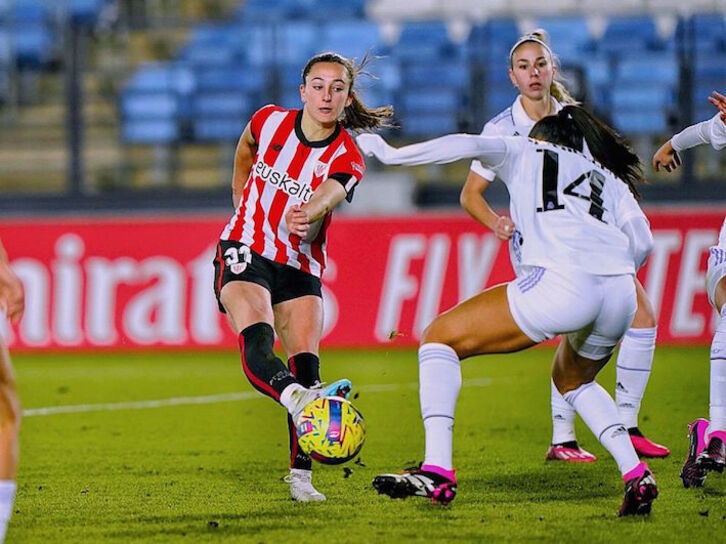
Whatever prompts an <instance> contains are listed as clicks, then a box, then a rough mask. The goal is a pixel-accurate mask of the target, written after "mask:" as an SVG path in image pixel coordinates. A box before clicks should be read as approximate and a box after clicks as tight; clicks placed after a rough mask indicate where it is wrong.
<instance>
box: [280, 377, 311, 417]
mask: <svg viewBox="0 0 726 544" xmlns="http://www.w3.org/2000/svg"><path fill="white" fill-rule="evenodd" d="M301 389H305V388H304V387H303V386H302V385H300V384H299V383H291V384H290V385H288V386H287V387H286V388H285V389H283V390H282V393H280V404H282V405H283V406H284V407H285V408H287V411H288V412H289V413H290V414H294V413H295V408H297V402H298V400H299V398H298V396H297V395H293V393H296V392H297V391H300V390H301Z"/></svg>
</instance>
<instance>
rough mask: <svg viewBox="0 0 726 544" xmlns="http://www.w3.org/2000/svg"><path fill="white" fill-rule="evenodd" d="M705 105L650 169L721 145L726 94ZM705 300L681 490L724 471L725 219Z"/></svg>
mask: <svg viewBox="0 0 726 544" xmlns="http://www.w3.org/2000/svg"><path fill="white" fill-rule="evenodd" d="M709 101H710V102H711V103H712V104H713V105H714V106H716V107H717V108H718V110H719V113H717V114H716V115H714V116H713V117H712V118H711V119H709V120H708V121H703V122H702V123H697V124H695V125H691V126H690V127H687V128H686V129H684V130H683V131H681V132H679V133H678V134H676V135H675V136H673V137H672V138H671V139H670V140H668V141H667V142H666V143H664V144H663V145H662V146H661V147H660V149H658V151H657V152H656V153H655V155H654V156H653V168H654V169H655V170H656V171H658V170H659V169H660V168H664V169H665V170H666V171H668V172H671V171H673V170H675V169H676V168H678V167H679V166H680V164H681V159H680V157H679V156H678V152H679V151H683V150H684V149H690V148H692V147H696V146H698V145H704V144H711V146H712V147H713V148H714V149H716V150H719V149H724V148H725V147H726V96H723V95H722V94H720V93H717V92H715V91H714V93H713V95H712V96H711V97H709ZM706 291H707V293H708V300H709V302H710V303H711V305H712V306H713V307H714V308H715V310H716V311H717V312H718V313H719V323H718V325H717V326H716V332H715V333H714V335H713V342H712V343H711V377H710V402H709V404H710V406H709V419H704V418H699V419H696V420H695V421H693V422H692V423H691V424H690V425H689V426H688V437H689V441H690V444H689V448H688V456H687V457H686V461H685V463H684V464H683V469H682V470H681V479H682V480H683V485H684V486H686V487H701V486H703V484H704V483H705V481H706V475H707V473H708V472H709V471H712V470H715V471H717V472H723V470H724V467H725V466H726V218H724V222H723V225H722V226H721V232H720V234H719V237H718V243H717V244H716V245H715V246H712V247H711V248H709V255H708V269H707V270H706Z"/></svg>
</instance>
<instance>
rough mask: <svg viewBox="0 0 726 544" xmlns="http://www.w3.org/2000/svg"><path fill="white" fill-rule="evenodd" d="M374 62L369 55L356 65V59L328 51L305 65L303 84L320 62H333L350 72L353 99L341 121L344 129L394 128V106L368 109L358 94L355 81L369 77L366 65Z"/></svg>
mask: <svg viewBox="0 0 726 544" xmlns="http://www.w3.org/2000/svg"><path fill="white" fill-rule="evenodd" d="M371 60H372V57H370V56H369V55H368V54H366V55H365V56H364V57H363V60H361V62H360V63H358V64H356V63H355V60H354V59H348V58H346V57H344V56H343V55H339V54H338V53H333V52H331V51H327V52H325V53H318V54H317V55H315V56H314V57H312V58H311V59H310V60H308V62H307V64H305V68H303V71H302V84H303V85H305V78H307V76H308V74H309V73H310V70H311V69H312V67H313V66H315V65H316V64H317V63H319V62H333V63H335V64H340V65H341V66H343V67H344V68H345V70H346V72H348V79H349V80H350V87H349V88H348V95H349V96H350V97H351V98H352V99H353V100H352V102H351V103H350V106H346V108H345V109H344V110H343V117H342V119H340V124H341V125H343V127H344V128H349V129H351V130H367V129H376V128H384V127H392V126H394V125H393V124H392V123H391V121H390V119H391V117H393V106H379V107H377V108H368V107H367V106H366V105H365V104H364V103H363V102H362V101H361V99H360V98H359V97H358V93H357V92H356V87H355V80H356V78H357V77H358V76H359V75H368V76H371V74H370V73H368V72H366V71H365V67H366V65H367V64H368V63H369V62H370V61H371ZM371 77H372V76H371Z"/></svg>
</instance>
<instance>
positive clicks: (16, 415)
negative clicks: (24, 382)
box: [0, 382, 22, 431]
mask: <svg viewBox="0 0 726 544" xmlns="http://www.w3.org/2000/svg"><path fill="white" fill-rule="evenodd" d="M21 417H22V410H21V409H20V398H19V397H18V393H17V391H16V390H15V385H14V384H13V383H11V382H6V383H3V384H2V385H1V386H0V428H3V429H8V428H11V429H14V430H16V431H17V429H19V428H20V420H21Z"/></svg>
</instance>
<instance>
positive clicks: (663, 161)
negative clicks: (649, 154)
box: [653, 140, 681, 172]
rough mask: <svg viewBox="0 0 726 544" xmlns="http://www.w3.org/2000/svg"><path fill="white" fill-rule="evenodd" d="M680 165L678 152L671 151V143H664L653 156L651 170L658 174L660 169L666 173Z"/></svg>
mask: <svg viewBox="0 0 726 544" xmlns="http://www.w3.org/2000/svg"><path fill="white" fill-rule="evenodd" d="M680 165H681V157H680V156H679V155H678V152H677V151H676V150H675V149H673V145H672V144H671V141H670V140H668V141H667V142H666V143H664V144H663V145H662V146H660V148H659V149H658V151H656V152H655V155H653V170H655V171H656V172H660V167H661V166H662V167H663V168H665V171H666V172H672V171H673V170H675V169H677V168H678V167H679V166H680Z"/></svg>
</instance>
